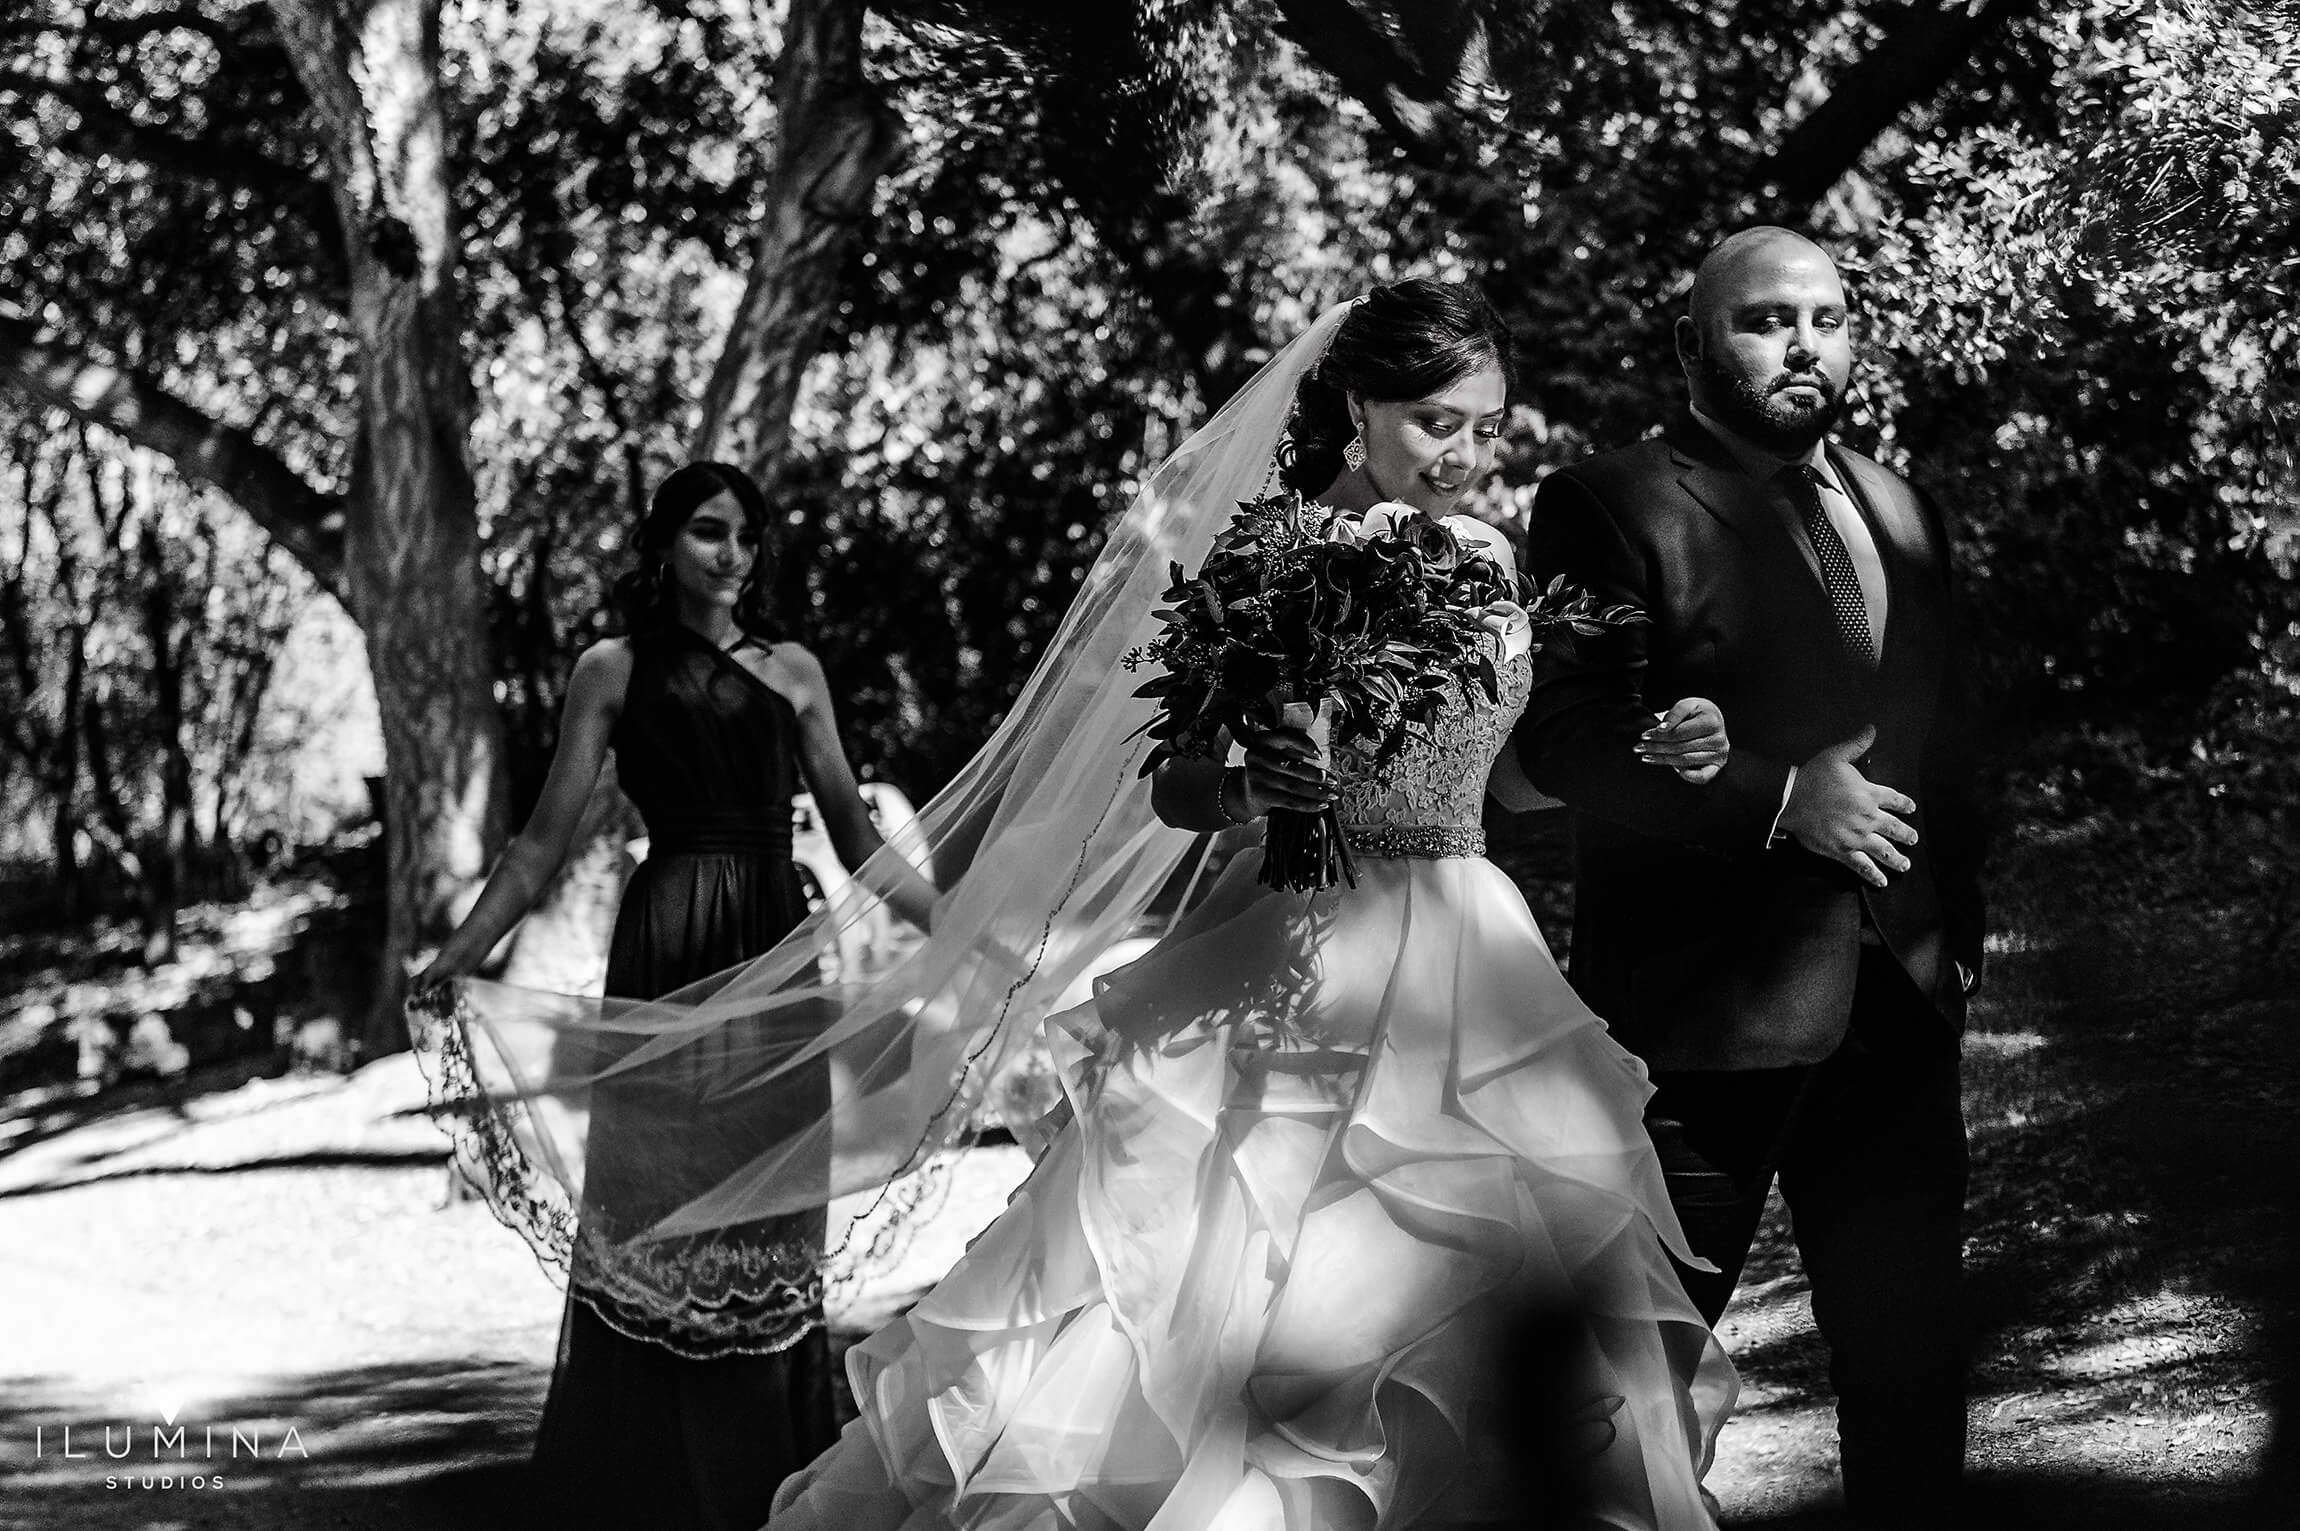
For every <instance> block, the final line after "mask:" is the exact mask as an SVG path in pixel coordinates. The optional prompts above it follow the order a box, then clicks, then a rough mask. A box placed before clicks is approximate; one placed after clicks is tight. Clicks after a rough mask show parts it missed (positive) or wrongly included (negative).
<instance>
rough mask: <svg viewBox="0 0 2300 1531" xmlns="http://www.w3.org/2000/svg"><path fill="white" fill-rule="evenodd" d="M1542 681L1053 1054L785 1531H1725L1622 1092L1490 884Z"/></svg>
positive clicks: (782, 1501)
mask: <svg viewBox="0 0 2300 1531" xmlns="http://www.w3.org/2000/svg"><path fill="white" fill-rule="evenodd" d="M1529 674H1530V666H1529V664H1528V663H1527V661H1526V660H1525V659H1524V658H1522V657H1521V658H1516V659H1512V660H1510V661H1509V662H1508V663H1507V664H1505V665H1504V666H1503V667H1502V669H1501V679H1502V685H1503V695H1502V698H1501V705H1500V706H1498V707H1497V706H1493V705H1489V704H1487V703H1486V702H1484V701H1483V700H1482V699H1480V700H1479V701H1478V702H1476V703H1475V704H1474V705H1472V704H1467V703H1458V702H1457V703H1453V704H1449V706H1448V707H1447V709H1446V710H1445V711H1443V712H1442V713H1441V714H1440V715H1439V716H1438V718H1437V719H1436V720H1435V722H1434V723H1433V725H1432V726H1431V728H1430V729H1429V731H1428V734H1427V736H1426V737H1421V738H1418V739H1416V740H1415V741H1414V742H1413V743H1411V744H1409V746H1408V747H1407V748H1406V749H1405V750H1404V751H1403V752H1401V753H1400V754H1398V755H1397V756H1396V757H1395V758H1393V759H1392V760H1391V761H1389V762H1388V763H1387V764H1385V765H1384V766H1382V767H1381V768H1380V769H1379V770H1375V769H1372V768H1371V767H1370V766H1369V765H1368V764H1367V763H1366V762H1364V761H1362V760H1355V759H1352V758H1350V757H1349V756H1347V755H1344V756H1343V757H1342V758H1341V759H1340V760H1339V761H1338V762H1337V765H1338V768H1339V771H1340V775H1341V780H1342V785H1343V789H1344V797H1343V802H1342V804H1341V815H1342V818H1343V820H1344V821H1345V823H1347V824H1348V825H1350V826H1351V830H1350V837H1351V840H1352V843H1353V845H1354V846H1356V847H1357V849H1356V852H1355V854H1356V860H1357V869H1358V881H1357V885H1356V887H1354V888H1350V887H1343V888H1337V889H1334V890H1331V891H1329V892H1326V893H1321V894H1317V895H1302V894H1294V893H1283V892H1275V891H1272V890H1270V889H1267V888H1263V887H1261V886H1260V885H1259V884H1258V883H1257V882H1256V880H1255V879H1256V873H1257V870H1258V867H1257V863H1258V861H1259V857H1258V856H1255V855H1252V854H1248V855H1244V856H1240V857H1238V858H1236V859H1234V860H1233V861H1232V863H1231V864H1230V866H1229V867H1228V869H1227V870H1226V872H1225V873H1224V874H1223V875H1222V876H1221V877H1220V879H1219V880H1218V881H1217V883H1216V884H1215V886H1214V887H1213V889H1212V890H1211V892H1210V893H1209V895H1208V896H1207V897H1206V899H1205V900H1204V901H1203V902H1202V903H1201V904H1200V905H1199V906H1198V907H1197V908H1196V909H1194V910H1192V911H1191V912H1190V913H1189V914H1188V915H1186V916H1185V917H1184V918H1183V919H1182V920H1181V921H1180V922H1179V924H1178V925H1177V926H1176V927H1175V928H1174V929H1173V930H1172V932H1171V933H1170V934H1168V935H1167V936H1166V937H1165V939H1163V940H1162V941H1160V942H1159V943H1158V945H1157V946H1156V947H1155V948H1154V949H1152V950H1151V951H1150V952H1149V953H1147V954H1146V955H1145V956H1143V957H1142V958H1141V959H1139V960H1138V961H1136V962H1134V963H1133V964H1131V965H1130V966H1128V967H1125V968H1122V969H1120V970H1118V971H1117V972H1115V973H1113V974H1111V975H1110V976H1109V977H1107V978H1106V979H1105V980H1103V981H1102V982H1101V983H1100V984H1098V985H1097V992H1096V995H1095V998H1094V999H1093V1001H1092V1002H1091V1003H1089V1004H1087V1005H1084V1006H1082V1007H1080V1008H1078V1009H1076V1010H1073V1011H1070V1012H1067V1013H1065V1014H1062V1015H1058V1016H1055V1017H1054V1018H1053V1019H1052V1020H1051V1021H1050V1022H1049V1023H1048V1030H1049V1034H1050V1036H1051V1039H1052V1042H1053V1045H1054V1050H1055V1056H1056V1059H1057V1062H1058V1064H1059V1066H1060V1069H1061V1072H1062V1076H1063V1083H1064V1087H1065V1089H1066V1091H1067V1093H1068V1097H1069V1102H1070V1105H1071V1107H1072V1109H1073V1110H1074V1112H1075V1117H1074V1119H1073V1120H1072V1121H1071V1122H1070V1123H1069V1124H1068V1125H1067V1126H1065V1127H1063V1128H1062V1129H1061V1130H1060V1131H1059V1133H1058V1134H1057V1135H1056V1136H1055V1137H1054V1139H1053V1141H1052V1143H1051V1146H1050V1147H1049V1148H1048V1149H1047V1151H1046V1152H1045V1154H1044V1156H1043V1157H1042V1158H1041V1160H1040V1161H1039V1163H1038V1165H1037V1167H1036V1168H1035V1170H1034V1171H1033V1172H1032V1174H1031V1176H1030V1178H1029V1179H1028V1181H1026V1182H1025V1183H1024V1185H1023V1186H1022V1187H1021V1189H1020V1190H1018V1191H1017V1192H1016V1193H1015V1195H1014V1197H1013V1199H1012V1201H1011V1202H1010V1203H1009V1205H1008V1206H1007V1208H1006V1210H1005V1211H1004V1212H1003V1213H1002V1214H1001V1215H1000V1216H999V1217H998V1219H997V1220H996V1221H994V1222H993V1223H992V1224H991V1225H990V1226H989V1227H988V1228H987V1229H986V1230H984V1232H983V1233H982V1234H981V1236H980V1237H979V1238H978V1239H976V1241H975V1242H974V1244H973V1245H972V1246H971V1247H970V1248H969V1250H968V1251H967V1253H966V1255H965V1256H964V1258H962V1259H961V1260H960V1261H959V1263H958V1264H957V1266H956V1267H954V1268H953V1269H952V1270H951V1271H950V1273H949V1274H948V1275H947V1276H946V1277H945V1278H944V1279H943V1281H942V1282H941V1283H940V1284H939V1285H938V1286H937V1287H936V1288H935V1289H934V1290H933V1291H932V1292H930V1293H929V1294H928V1295H927V1296H926V1297H925V1298H924V1299H923V1300H921V1301H920V1302H919V1303H918V1305H917V1306H916V1307H915V1308H913V1309H912V1310H911V1311H910V1312H909V1313H908V1314H907V1315H906V1316H905V1317H902V1318H899V1319H897V1320H895V1321H894V1322H893V1323H891V1324H889V1325H888V1326H887V1327H886V1328H884V1329H882V1330H881V1331H880V1332H879V1333H877V1334H876V1335H873V1336H872V1337H871V1338H870V1339H869V1340H867V1341H865V1342H863V1343H862V1344H860V1345H858V1346H857V1347H856V1348H855V1349H854V1351H853V1352H852V1353H851V1355H850V1356H849V1359H848V1367H849V1373H850V1375H851V1377H852V1379H853V1382H854V1388H855V1395H856V1401H857V1403H858V1405H859V1406H860V1410H861V1417H860V1418H859V1419H858V1420H857V1421H856V1422H855V1423H854V1424H852V1425H850V1426H849V1427H848V1429H847V1431H846V1433H845V1435H844V1437H843V1438H842V1439H841V1440H840V1441H839V1443H838V1444H837V1445H836V1446H835V1447H833V1448H832V1449H831V1450H830V1451H828V1452H826V1453H824V1455H823V1456H821V1457H820V1458H818V1459H817V1460H816V1461H815V1462H814V1463H813V1464H812V1465H811V1466H810V1467H808V1468H806V1469H805V1470H803V1471H802V1472H800V1473H799V1474H797V1475H796V1476H794V1477H793V1478H791V1479H790V1480H789V1481H788V1482H786V1484H785V1485H784V1487H783V1490H782V1492H781V1493H780V1494H779V1495H778V1497H777V1500H776V1513H775V1515H774V1517H773V1519H772V1521H771V1522H770V1524H771V1525H772V1526H773V1527H774V1531H810V1528H817V1527H819V1528H822V1531H898V1528H899V1531H927V1528H936V1531H941V1528H961V1527H963V1528H968V1531H1058V1528H1073V1527H1077V1528H1088V1531H1103V1528H1129V1531H1280V1528H1284V1531H1312V1528H1315V1531H1343V1528H1358V1527H1364V1528H1380V1531H1388V1528H1395V1527H1409V1526H1410V1527H1417V1528H1438V1527H1467V1526H1520V1525H1528V1524H1532V1523H1535V1522H1533V1521H1532V1520H1531V1519H1529V1516H1530V1515H1531V1514H1532V1513H1533V1509H1532V1507H1533V1506H1537V1505H1542V1506H1548V1507H1549V1509H1547V1510H1543V1511H1542V1512H1541V1513H1543V1514H1544V1515H1546V1516H1548V1517H1549V1518H1546V1519H1543V1520H1541V1521H1540V1522H1539V1523H1540V1524H1543V1525H1555V1524H1571V1525H1576V1526H1584V1525H1586V1526H1603V1527H1619V1528H1631V1527H1636V1528H1666V1531H1678V1528H1694V1527H1709V1526H1711V1525H1712V1520H1711V1517H1710V1514H1709V1512H1708V1510H1707V1509H1706V1508H1705V1507H1704V1502H1703V1499H1702V1495H1701V1490H1700V1475H1701V1473H1702V1471H1703V1470H1704V1469H1705V1468H1706V1467H1707V1465H1708V1459H1709V1454H1710V1450H1711V1447H1712V1445H1713V1443H1714V1440H1715V1437H1716V1432H1717V1429H1718V1427H1719V1426H1720V1424H1721V1423H1722V1422H1723V1419H1724V1417H1725V1414H1726V1412H1727V1410H1728V1409H1729V1407H1730V1405H1731V1402H1732V1397H1733V1392H1734V1386H1735V1383H1734V1377H1733V1373H1732V1369H1731V1367H1730V1366H1729V1365H1728V1364H1727V1362H1726V1360H1725V1358H1724V1355H1723V1353H1722V1352H1721V1351H1720V1350H1719V1348H1718V1347H1717V1344H1716V1342H1715V1340H1714V1338H1713V1337H1712V1336H1711V1335H1710V1333H1709V1331H1708V1329H1707V1327H1706V1326H1704V1325H1703V1324H1702V1322H1701V1320H1700V1318H1699V1316H1698V1315H1697V1314H1696V1313H1695V1312H1694V1310H1693V1308H1692V1306H1691V1304H1690V1303H1688V1302H1687V1301H1686V1299H1685V1297H1684V1295H1683V1293H1682V1292H1681V1290H1680V1289H1679V1286H1678V1282H1677V1279H1676V1277H1675V1276H1674V1275H1673V1273H1672V1272H1671V1269H1670V1266H1669V1264H1668V1261H1667V1260H1666V1258H1665V1257H1664V1254H1663V1249H1664V1246H1665V1245H1666V1246H1668V1247H1670V1248H1674V1249H1676V1250H1678V1251H1679V1252H1680V1254H1682V1253H1683V1249H1684V1246H1683V1239H1682V1234H1681V1233H1680V1231H1679V1229H1678V1227H1677V1223H1676V1220H1675V1218H1674V1216H1673V1214H1672V1213H1671V1211H1670V1209H1669V1204H1668V1201H1667V1198H1666V1195H1665V1193H1664V1191H1663V1186H1662V1177H1661V1172H1660V1166H1659V1164H1658V1162H1657V1161H1656V1159H1655V1157H1654V1153H1653V1150H1652V1148H1651V1146H1650V1145H1649V1143H1648V1142H1647V1139H1646V1136H1645V1132H1644V1128H1643V1126H1642V1124H1641V1121H1640V1110H1641V1108H1642V1105H1643V1103H1644V1100H1645V1098H1646V1096H1647V1094H1648V1086H1647V1084H1646V1080H1645V1074H1644V1069H1643V1067H1642V1065H1641V1064H1639V1063H1638V1061H1637V1060H1636V1059H1635V1058H1633V1057H1631V1056H1630V1055H1629V1054H1628V1053H1626V1052H1624V1051H1623V1050H1622V1049H1621V1048H1620V1047H1619V1046H1617V1045H1616V1044H1615V1043H1614V1042H1613V1040H1612V1039H1611V1038H1610V1037H1609V1036H1608V1035H1607V1033H1606V1030H1605V1027H1604V1025H1603V1024H1602V1023H1601V1022H1600V1021H1599V1020H1598V1018H1597V1017H1596V1016H1594V1015H1593V1014H1591V1013H1590V1011H1589V1010H1588V1009H1587V1008H1585V1007H1584V1006H1583V1005H1582V1004H1581V1002H1580V1001H1579V1000H1578V999H1576V998H1575V997H1574V994H1573V991H1572V990H1571V989H1570V988H1568V987H1567V985H1566V982H1565V979H1564V978H1563V976H1562V975H1561V974H1560V973H1559V971H1558V968H1557V965H1556V963H1555V962H1554V961H1553V960H1552V959H1551V957H1550V954H1549V950H1548V948H1547V946H1546V945H1545V944H1544V943H1543V941H1542V937H1541V933H1540V931H1539V929H1538V928H1537V927H1536V925H1535V924H1534V921H1533V918H1532V916H1531V914H1530V913H1529V911H1528V910H1527V908H1526V905H1525V902H1524V900H1523V899H1522V898H1521V897H1520V896H1519V894H1518V891H1517V889H1516V888H1515V887H1514V886H1513V885H1512V884H1511V882H1510V881H1509V879H1508V878H1507V877H1506V876H1504V875H1503V874H1502V873H1501V872H1500V871H1499V870H1498V869H1497V868H1495V867H1494V866H1493V865H1492V864H1491V863H1490V862H1487V861H1485V860H1484V859H1483V858H1482V851H1483V838H1482V835H1481V833H1480V831H1479V828H1478V825H1479V818H1480V809H1481V806H1482V802H1483V798H1484V791H1485V780H1486V775H1487V772H1488V770H1489V769H1490V767H1491V766H1492V763H1493V761H1494V759H1495V758H1496V756H1497V755H1498V753H1499V752H1500V750H1501V748H1502V745H1503V742H1504V740H1505V739H1506V738H1507V736H1508V730H1509V727H1510V725H1511V723H1512V722H1513V721H1514V720H1515V718H1516V716H1517V714H1518V712H1519V711H1520V710H1521V709H1522V708H1523V706H1524V703H1525V695H1526V690H1527V687H1528V684H1529ZM1560 1315H1564V1316H1563V1317H1560ZM1560 1335H1562V1336H1565V1338H1564V1339H1563V1340H1562V1341H1561V1342H1556V1343H1550V1344H1547V1345H1546V1346H1545V1345H1544V1344H1541V1343H1529V1342H1528V1336H1534V1337H1537V1338H1538V1337H1540V1336H1549V1337H1551V1339H1552V1340H1553V1341H1554V1340H1555V1339H1556V1337H1557V1336H1560ZM1545 1476H1547V1477H1562V1478H1565V1479H1569V1480H1570V1483H1568V1484H1563V1485H1561V1484H1558V1483H1552V1482H1546V1481H1540V1480H1542V1479H1543V1478H1544V1477H1545ZM1561 1487H1569V1488H1570V1489H1571V1490H1572V1492H1571V1493H1562V1494H1561V1493H1557V1492H1554V1491H1555V1490H1558V1489H1560V1488H1561ZM1559 1506H1565V1507H1566V1508H1564V1509H1559V1508H1558V1507H1559ZM1560 1515H1562V1517H1563V1518H1562V1519H1560V1518H1558V1517H1559V1516H1560Z"/></svg>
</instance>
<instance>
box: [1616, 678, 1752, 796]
mask: <svg viewBox="0 0 2300 1531" xmlns="http://www.w3.org/2000/svg"><path fill="white" fill-rule="evenodd" d="M1732 753H1733V745H1732V741H1731V740H1729V739H1728V738H1727V737H1726V735H1725V714H1724V712H1723V711H1722V710H1721V709H1720V708H1719V707H1718V706H1717V704H1716V703H1715V702H1712V701H1710V700H1709V699H1708V698H1707V697H1703V696H1689V697H1686V698H1685V699H1684V700H1682V701H1680V702H1679V703H1678V704H1677V705H1676V706H1674V707H1672V708H1670V709H1669V710H1668V711H1667V712H1665V713H1663V714H1661V717H1660V719H1659V721H1657V722H1656V723H1655V724H1654V725H1653V726H1652V727H1651V728H1649V729H1647V730H1646V731H1645V732H1644V733H1643V734H1641V735H1640V736H1639V737H1638V740H1637V758H1638V759H1640V760H1642V761H1644V762H1645V763H1646V764H1647V765H1657V766H1667V767H1668V768H1669V769H1670V770H1672V771H1675V772H1676V773H1677V774H1678V775H1679V776H1682V777H1684V778H1685V779H1686V780H1687V781H1689V782H1691V783H1692V784H1693V785H1694V786H1696V787H1705V786H1707V785H1708V784H1709V783H1710V782H1711V781H1713V780H1715V779H1716V776H1717V773H1718V772H1719V771H1722V770H1724V769H1725V762H1726V760H1727V759H1728V758H1730V756H1731V755H1732Z"/></svg>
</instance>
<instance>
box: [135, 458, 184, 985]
mask: <svg viewBox="0 0 2300 1531" xmlns="http://www.w3.org/2000/svg"><path fill="white" fill-rule="evenodd" d="M136 552H137V561H138V562H139V563H141V564H142V565H143V568H142V571H141V572H142V575H143V581H144V641H145V643H146V644H147V645H148V646H149V647H150V649H151V655H152V726H153V729H154V730H155V732H156V733H157V734H158V736H159V745H160V827H159V834H158V843H156V844H155V845H154V846H153V847H152V851H151V854H150V855H149V856H148V857H146V858H145V861H146V874H147V875H146V877H145V880H144V965H145V966H146V967H156V966H158V965H159V964H160V963H163V962H173V961H175V960H176V915H177V913H178V912H179V911H180V910H181V908H182V906H183V898H184V881H185V878H186V876H187V874H188V873H189V872H190V870H191V859H192V857H191V851H192V757H191V754H190V752H189V751H188V750H187V749H186V748H185V741H184V667H183V655H182V654H181V652H180V651H179V650H178V648H177V645H176V599H175V594H176V593H175V582H174V580H173V579H172V578H171V577H170V576H169V573H168V568H167V563H166V560H165V558H164V556H163V555H162V553H161V551H160V523H159V516H158V514H157V511H156V509H155V507H153V506H152V505H151V504H150V503H149V502H148V501H147V503H146V504H145V505H144V506H143V526H142V527H141V529H140V530H139V531H138V533H137V537H136Z"/></svg>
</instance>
